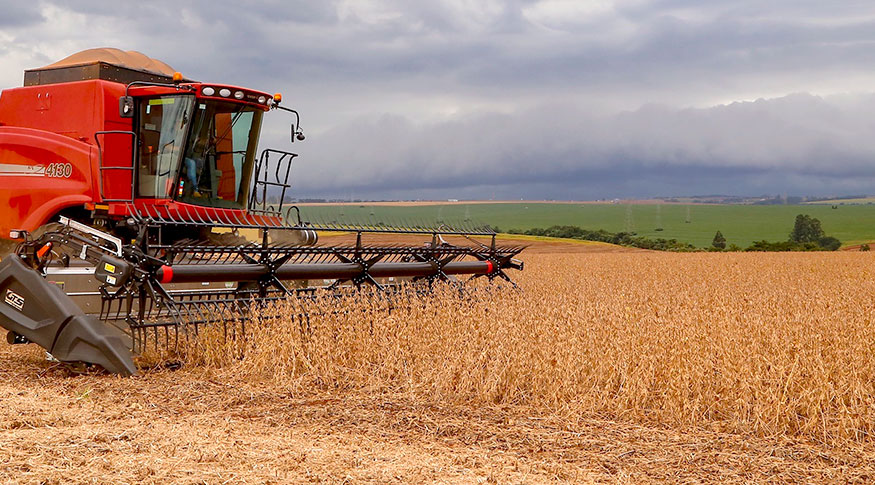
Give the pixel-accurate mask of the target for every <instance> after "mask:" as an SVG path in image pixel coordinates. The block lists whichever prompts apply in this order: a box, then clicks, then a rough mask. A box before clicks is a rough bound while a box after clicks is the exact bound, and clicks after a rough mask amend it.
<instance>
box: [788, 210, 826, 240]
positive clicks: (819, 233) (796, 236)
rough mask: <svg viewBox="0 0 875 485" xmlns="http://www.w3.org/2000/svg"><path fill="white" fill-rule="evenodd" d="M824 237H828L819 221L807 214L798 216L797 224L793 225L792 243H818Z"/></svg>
mask: <svg viewBox="0 0 875 485" xmlns="http://www.w3.org/2000/svg"><path fill="white" fill-rule="evenodd" d="M824 237H826V234H825V233H824V232H823V228H822V227H821V226H820V220H819V219H816V218H814V217H811V216H809V215H807V214H799V215H798V216H796V223H795V224H794V225H793V231H792V232H791V233H790V241H793V242H795V243H816V242H819V241H820V240H821V239H822V238H824Z"/></svg>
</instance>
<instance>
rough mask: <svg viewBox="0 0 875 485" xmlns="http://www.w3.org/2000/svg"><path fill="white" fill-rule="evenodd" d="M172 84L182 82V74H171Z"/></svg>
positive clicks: (177, 72)
mask: <svg viewBox="0 0 875 485" xmlns="http://www.w3.org/2000/svg"><path fill="white" fill-rule="evenodd" d="M173 82H174V83H177V84H179V83H181V82H182V73H181V72H179V71H176V72H174V73H173Z"/></svg>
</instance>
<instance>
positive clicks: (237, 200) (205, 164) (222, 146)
mask: <svg viewBox="0 0 875 485" xmlns="http://www.w3.org/2000/svg"><path fill="white" fill-rule="evenodd" d="M263 114H264V113H263V112H262V111H261V110H260V109H256V108H252V107H248V106H243V105H240V104H237V103H229V102H222V101H198V102H197V106H196V107H195V113H194V116H193V119H192V122H191V132H190V134H189V137H188V142H187V144H186V148H185V155H184V156H183V162H182V167H181V172H180V175H179V186H178V188H177V190H178V197H179V200H180V201H182V202H187V203H190V204H197V205H205V206H211V207H225V208H232V209H244V208H246V204H247V198H248V196H249V186H250V177H251V175H252V164H253V163H254V160H255V148H256V145H257V144H258V133H259V131H260V129H261V117H262V115H263Z"/></svg>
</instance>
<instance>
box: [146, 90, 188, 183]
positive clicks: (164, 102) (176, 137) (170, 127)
mask: <svg viewBox="0 0 875 485" xmlns="http://www.w3.org/2000/svg"><path fill="white" fill-rule="evenodd" d="M193 105H194V96H161V97H159V98H151V99H144V100H143V102H142V103H140V112H139V133H138V137H139V138H138V139H139V142H140V143H139V150H140V164H139V170H138V174H137V180H138V181H137V195H138V196H140V197H154V198H162V199H167V198H170V197H172V195H173V183H174V181H175V180H176V174H177V173H178V172H179V160H180V157H181V155H182V148H183V144H184V143H185V133H186V131H187V130H186V129H187V126H186V125H187V124H188V120H189V118H190V115H191V112H192V106H193Z"/></svg>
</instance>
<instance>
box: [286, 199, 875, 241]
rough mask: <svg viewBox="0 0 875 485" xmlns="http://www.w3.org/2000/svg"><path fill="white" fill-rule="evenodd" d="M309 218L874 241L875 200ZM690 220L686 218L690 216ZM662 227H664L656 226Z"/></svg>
mask: <svg viewBox="0 0 875 485" xmlns="http://www.w3.org/2000/svg"><path fill="white" fill-rule="evenodd" d="M301 212H302V216H303V217H304V219H310V220H313V221H335V220H338V221H340V220H343V221H347V222H360V223H361V222H368V223H381V222H382V223H384V224H392V223H395V222H397V221H409V222H414V223H416V222H428V223H434V222H435V221H443V222H446V223H453V222H459V221H464V220H466V219H467V220H471V221H475V222H482V223H487V224H490V225H492V226H496V227H498V228H499V230H501V231H502V232H507V231H508V230H510V229H530V228H534V227H542V228H543V227H549V226H552V225H574V226H580V227H583V228H586V229H605V230H607V231H610V232H619V231H630V230H631V231H633V232H636V233H638V235H640V236H646V237H651V238H656V237H662V238H667V239H671V238H675V239H678V240H680V241H683V242H689V243H692V244H694V245H696V246H700V247H705V246H709V245H710V244H711V240H712V238H713V237H714V233H715V232H716V231H718V230H719V231H721V232H722V233H723V235H724V236H725V237H726V240H727V243H729V244H737V245H739V246H748V245H749V244H750V243H751V242H753V241H755V240H760V239H766V240H769V241H783V240H786V239H787V236H788V235H789V233H790V230H791V229H792V228H793V221H794V219H795V218H796V215H797V214H808V215H811V216H813V217H816V218H818V219H820V221H821V222H822V223H823V229H824V230H825V231H826V233H827V234H828V235H830V236H834V237H837V238H838V239H839V240H841V241H842V243H843V244H845V245H849V244H854V243H860V242H867V241H875V205H844V206H838V207H837V208H836V209H833V208H832V206H830V205H682V204H570V203H563V204H549V203H497V204H480V203H478V204H454V205H428V206H382V205H368V204H367V203H364V204H361V205H336V206H303V207H301ZM687 221H689V222H687ZM659 227H661V228H662V229H663V230H662V231H657V230H656V229H657V228H659Z"/></svg>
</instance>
